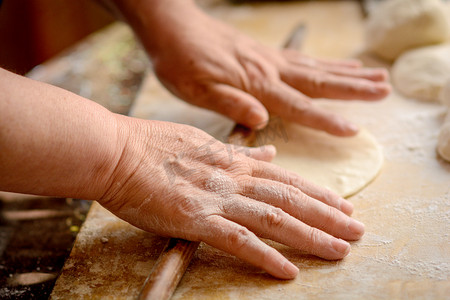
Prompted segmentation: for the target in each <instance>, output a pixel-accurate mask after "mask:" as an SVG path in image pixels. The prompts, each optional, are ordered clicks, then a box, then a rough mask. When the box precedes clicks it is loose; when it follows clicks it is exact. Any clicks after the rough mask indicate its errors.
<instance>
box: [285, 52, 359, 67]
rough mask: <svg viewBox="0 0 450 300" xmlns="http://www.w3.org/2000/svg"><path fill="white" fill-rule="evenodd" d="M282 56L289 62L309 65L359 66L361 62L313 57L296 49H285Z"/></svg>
mask: <svg viewBox="0 0 450 300" xmlns="http://www.w3.org/2000/svg"><path fill="white" fill-rule="evenodd" d="M283 56H284V57H285V58H286V59H287V61H289V62H290V63H301V64H303V65H306V66H310V67H319V66H321V67H329V66H336V67H347V68H361V67H362V65H363V64H362V62H361V61H360V60H358V59H326V58H315V57H311V56H308V55H305V54H303V53H300V52H298V51H296V50H292V49H286V50H284V51H283Z"/></svg>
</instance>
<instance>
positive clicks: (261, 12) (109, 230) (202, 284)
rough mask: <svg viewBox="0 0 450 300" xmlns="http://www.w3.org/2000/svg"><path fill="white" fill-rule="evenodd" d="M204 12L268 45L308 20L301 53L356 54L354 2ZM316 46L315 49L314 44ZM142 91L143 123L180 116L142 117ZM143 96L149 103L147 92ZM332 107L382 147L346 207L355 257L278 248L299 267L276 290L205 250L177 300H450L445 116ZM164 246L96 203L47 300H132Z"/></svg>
mask: <svg viewBox="0 0 450 300" xmlns="http://www.w3.org/2000/svg"><path fill="white" fill-rule="evenodd" d="M258 7H260V8H258ZM297 11H298V12H297ZM302 11H303V12H304V13H305V14H302ZM210 12H211V14H213V15H215V16H218V17H221V18H225V19H227V20H228V21H230V22H232V23H233V24H236V26H238V27H240V28H243V30H244V31H246V32H247V33H249V34H252V35H253V36H256V37H257V38H258V39H260V40H261V41H263V42H267V43H269V44H272V45H274V46H275V45H278V44H281V42H282V41H283V39H284V37H285V36H286V35H287V34H288V33H289V32H290V30H291V29H292V28H293V26H294V24H295V23H297V22H298V20H300V19H302V18H306V20H308V21H310V23H308V28H309V30H310V35H309V36H308V39H307V40H306V42H305V51H306V52H308V53H310V54H311V53H317V54H319V55H320V56H334V57H349V56H351V55H353V54H354V53H356V52H357V51H358V50H359V49H361V41H362V30H363V28H362V27H361V20H360V19H359V7H358V5H357V2H353V1H352V2H341V1H339V2H333V3H330V2H317V3H316V2H306V3H290V4H283V5H280V6H273V5H261V6H251V7H250V6H237V7H234V8H233V9H230V8H228V7H227V6H225V7H222V6H220V5H218V6H214V7H210ZM271 12H273V13H271ZM280 14H281V16H280ZM294 19H295V20H294ZM338 19H339V20H340V21H339V22H338ZM252 20H254V23H252ZM252 24H253V25H252ZM351 24H352V26H350V25H351ZM275 26H277V27H276V28H275ZM320 37H322V39H323V40H320V41H319V39H320ZM338 37H339V39H338ZM330 41H332V42H330ZM330 43H331V45H330ZM333 45H334V46H333ZM145 85H146V87H147V89H146V87H144V89H143V92H142V93H141V95H140V96H139V98H138V99H137V101H136V103H135V106H134V108H133V114H134V115H136V116H139V117H146V116H145V114H150V115H151V116H152V117H155V118H160V119H161V118H164V119H166V120H170V118H172V117H176V118H179V117H182V116H183V114H182V113H176V114H175V115H171V114H170V109H168V108H170V106H166V105H160V106H159V107H158V105H155V106H154V107H155V108H157V112H154V111H153V110H149V109H148V107H153V106H152V105H153V104H151V103H153V102H152V101H156V102H158V101H161V100H160V98H159V96H158V95H162V94H164V93H165V92H161V91H160V90H159V89H161V87H158V85H157V83H156V80H155V78H153V77H151V76H149V77H148V78H147V80H146V82H145ZM148 87H151V88H150V89H148ZM148 90H150V91H153V92H152V93H156V94H146V93H147V92H145V91H148ZM155 95H156V96H155ZM152 96H153V97H152ZM164 97H169V96H168V95H166V96H164ZM161 103H165V102H164V101H162V102H161ZM175 103H176V102H175ZM339 103H341V104H334V103H333V104H332V106H333V110H335V111H337V112H339V113H341V114H342V115H344V116H347V117H348V118H349V119H351V120H354V121H355V122H356V123H358V124H360V125H362V126H364V127H366V128H368V130H370V131H371V132H372V133H373V134H374V136H375V137H376V138H377V139H378V141H379V142H380V144H381V145H382V146H383V151H384V156H385V164H384V166H383V169H382V171H381V173H380V174H379V176H378V177H377V178H376V179H375V180H374V181H373V182H372V183H371V184H370V185H369V186H368V187H366V188H365V189H364V190H363V191H362V192H360V193H358V194H357V195H355V196H353V197H352V198H350V200H351V201H352V202H353V203H354V205H355V213H354V216H355V217H356V218H357V219H359V220H361V221H363V222H364V223H365V225H366V234H365V235H364V237H363V238H362V239H361V240H360V241H358V242H354V243H352V252H351V254H350V255H349V256H348V257H346V258H345V259H344V260H342V261H337V262H336V261H335V262H329V261H325V260H321V259H318V258H315V257H311V256H307V255H303V254H302V253H300V252H299V251H297V250H294V249H292V248H288V247H285V246H282V245H278V244H276V245H275V244H274V246H275V247H276V248H277V249H279V251H280V252H281V253H282V254H284V255H285V256H286V257H288V258H289V259H290V260H291V261H292V262H293V263H294V264H296V265H297V266H298V267H299V268H300V274H299V276H298V277H297V279H295V280H293V281H280V280H276V279H274V278H272V277H270V276H268V275H267V274H265V273H263V272H262V271H260V270H259V269H257V268H254V267H252V266H249V265H248V264H246V263H243V262H241V261H240V260H238V259H236V258H234V257H231V256H229V255H227V254H225V253H223V252H220V251H218V250H215V249H213V248H211V247H209V246H207V245H204V244H202V245H201V246H200V248H199V250H198V251H197V252H196V255H195V257H194V259H193V261H192V263H191V265H190V267H189V268H188V271H187V273H186V274H185V276H184V277H183V279H182V281H181V283H180V285H179V287H178V289H177V290H176V292H175V295H174V299H236V298H239V299H331V298H332V299H364V298H389V299H390V298H393V299H406V298H421V299H431V298H438V299H445V298H448V297H449V296H448V295H450V280H449V276H450V256H449V253H450V237H449V232H450V201H449V200H450V164H448V163H445V162H444V161H443V160H441V159H439V158H438V156H437V155H436V150H435V149H436V140H437V135H438V130H439V127H440V124H441V122H442V121H443V116H444V111H445V109H444V108H442V107H440V106H439V105H436V104H430V103H421V102H418V101H414V100H408V99H403V98H401V97H400V96H398V95H395V94H393V95H391V96H390V97H389V98H388V99H386V100H384V101H382V102H376V103H362V102H358V101H353V102H348V103H343V102H339ZM185 108H186V111H185V114H184V115H185V116H188V119H187V122H192V121H193V120H194V121H195V120H196V118H195V113H194V112H192V111H191V110H190V109H189V108H187V107H185ZM208 118H209V117H208ZM210 118H212V119H211V120H213V119H214V116H210ZM211 120H210V121H208V122H207V124H211ZM220 120H221V121H220V122H219V124H224V125H220V126H219V125H217V124H216V126H217V128H218V129H217V128H216V129H214V130H212V131H210V133H211V134H213V135H215V136H216V137H218V138H221V137H222V136H223V134H224V133H226V131H227V130H228V129H227V127H226V126H227V125H226V123H227V121H226V120H224V119H222V118H220ZM177 121H179V122H183V121H182V119H177ZM222 122H223V123H222ZM222 126H223V127H222ZM102 240H103V242H102ZM165 241H166V239H164V238H160V237H157V236H154V235H152V234H149V233H145V232H143V231H141V230H138V229H135V228H134V227H132V226H131V225H129V224H127V223H125V222H123V221H120V220H118V219H117V218H115V217H114V216H112V215H111V214H110V213H108V212H107V211H105V210H104V209H103V208H101V207H100V206H98V205H94V206H93V208H92V211H91V212H90V215H89V216H88V219H87V221H86V223H85V225H84V227H83V228H82V230H81V232H80V234H79V235H78V238H77V242H76V244H75V247H74V249H73V251H72V254H71V257H70V258H69V259H68V261H67V262H66V265H65V267H64V271H63V273H62V275H61V277H60V278H59V279H58V281H57V283H56V286H55V289H54V291H53V294H52V298H54V299H80V298H85V299H87V298H122V299H135V298H136V296H137V294H138V293H139V289H140V288H141V286H142V284H143V283H144V280H145V278H146V276H147V274H149V272H150V270H151V268H152V266H153V264H154V262H155V261H156V258H157V256H158V254H159V252H160V251H161V250H162V247H163V245H164V243H165Z"/></svg>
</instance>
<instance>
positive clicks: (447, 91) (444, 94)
mask: <svg viewBox="0 0 450 300" xmlns="http://www.w3.org/2000/svg"><path fill="white" fill-rule="evenodd" d="M449 76H450V74H449ZM439 100H440V101H441V103H442V104H444V105H446V106H448V107H450V78H448V79H447V82H446V83H445V84H444V87H443V88H442V90H441V95H440V96H439Z"/></svg>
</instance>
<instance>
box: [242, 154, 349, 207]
mask: <svg viewBox="0 0 450 300" xmlns="http://www.w3.org/2000/svg"><path fill="white" fill-rule="evenodd" d="M250 164H251V168H252V174H251V176H253V177H258V178H264V179H269V180H272V181H279V182H282V183H284V184H287V185H291V186H293V187H295V188H297V189H299V190H300V191H302V192H303V193H305V194H306V195H308V196H309V197H311V198H314V199H317V200H319V201H321V202H323V203H325V204H327V205H329V206H332V207H335V208H337V209H339V210H340V211H342V212H343V213H345V214H347V215H351V214H352V212H353V204H352V203H351V202H350V201H348V200H346V199H344V198H342V197H340V196H339V195H337V194H336V193H334V192H332V191H330V190H328V189H325V188H323V187H320V186H318V185H316V184H314V183H312V182H310V181H308V180H305V179H304V178H303V177H301V176H299V175H298V174H296V173H294V172H291V171H288V170H285V169H283V168H280V167H278V166H276V165H274V164H270V163H264V162H257V161H252V162H250Z"/></svg>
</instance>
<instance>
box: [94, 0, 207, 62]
mask: <svg viewBox="0 0 450 300" xmlns="http://www.w3.org/2000/svg"><path fill="white" fill-rule="evenodd" d="M96 1H97V2H99V3H101V4H102V5H103V6H105V7H107V8H108V9H109V10H110V11H111V12H113V14H114V15H116V16H117V17H119V18H120V19H122V20H124V21H126V22H127V23H128V24H129V25H130V26H131V27H132V28H133V30H134V32H135V33H136V34H137V36H138V37H139V38H140V40H141V42H142V43H143V45H144V47H145V48H146V50H147V53H148V54H149V55H150V56H151V57H152V58H153V53H159V52H160V51H165V50H167V45H169V41H170V40H172V39H173V38H174V36H173V35H174V34H176V33H177V30H174V28H177V27H181V28H183V29H185V28H186V27H189V26H191V24H192V23H194V22H196V20H197V19H198V18H202V17H205V14H204V13H203V12H202V11H201V10H200V9H199V8H198V7H197V6H196V4H195V3H194V1H193V0H96Z"/></svg>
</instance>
